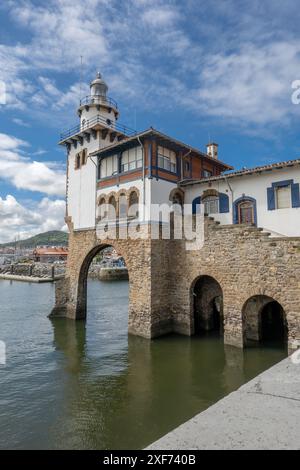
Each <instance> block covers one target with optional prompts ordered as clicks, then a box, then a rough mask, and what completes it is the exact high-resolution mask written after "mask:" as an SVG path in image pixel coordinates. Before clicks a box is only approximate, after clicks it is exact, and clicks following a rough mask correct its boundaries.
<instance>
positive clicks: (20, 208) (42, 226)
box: [0, 0, 300, 241]
mask: <svg viewBox="0 0 300 470" xmlns="http://www.w3.org/2000/svg"><path fill="white" fill-rule="evenodd" d="M298 10H299V8H298V4H297V2H296V1H289V0H287V1H285V2H282V1H277V0H272V1H269V0H264V1H263V2H262V1H256V0H253V1H252V2H251V3H250V2H248V1H237V0H228V1H220V0H217V1H213V0H205V1H202V0H185V1H184V2H183V1H181V0H173V1H172V0H170V1H168V0H151V1H150V0H149V1H148V0H122V1H120V0H118V1H117V0H85V1H84V2H83V1H80V0H49V1H47V2H44V1H35V0H18V1H13V0H6V1H5V2H2V3H1V6H0V81H1V82H0V83H2V88H3V83H4V84H5V88H6V94H5V97H6V99H5V103H3V101H4V100H3V95H2V101H1V94H0V103H3V104H0V123H1V125H0V241H7V240H11V239H14V238H15V236H20V237H24V236H27V235H29V234H33V233H38V232H40V231H45V230H50V229H60V228H62V227H63V225H64V222H63V217H64V184H65V183H64V181H65V176H64V175H65V154H64V150H63V149H62V148H60V147H58V145H57V141H58V138H59V133H60V131H61V130H63V129H65V128H68V127H72V126H73V125H75V124H76V123H77V116H76V107H77V105H78V101H79V97H80V56H81V55H82V56H83V74H82V75H83V83H84V84H83V87H82V88H83V90H82V95H85V94H87V92H88V84H89V82H90V80H91V79H92V78H93V77H94V75H95V73H96V71H97V70H100V71H101V73H102V75H103V76H104V78H105V80H106V82H107V83H108V85H109V94H110V96H112V97H113V98H114V99H116V100H117V102H118V104H119V108H120V110H121V116H120V122H122V123H124V124H127V125H128V126H130V127H136V128H137V129H138V130H143V129H145V128H148V127H150V126H154V127H156V128H157V129H159V130H161V131H163V132H165V133H168V134H170V135H173V136H174V137H176V138H178V139H181V140H183V141H185V142H187V143H190V144H191V145H193V146H197V147H199V148H200V149H203V150H204V149H205V144H206V143H207V141H208V140H209V139H213V140H214V141H216V142H218V143H219V156H220V158H221V159H222V160H223V161H226V162H228V163H229V164H231V165H233V166H234V167H235V168H240V167H243V166H247V167H251V166H256V165H264V164H266V163H270V162H273V161H281V160H287V159H293V158H297V157H298V156H299V153H300V152H299V147H300V135H299V122H300V105H295V104H293V103H292V101H291V94H292V91H293V90H292V88H291V84H292V82H293V81H294V80H297V79H300V40H299V39H300V38H299V36H300V32H299V12H298ZM0 88H1V87H0ZM2 91H3V90H2ZM135 124H136V126H135Z"/></svg>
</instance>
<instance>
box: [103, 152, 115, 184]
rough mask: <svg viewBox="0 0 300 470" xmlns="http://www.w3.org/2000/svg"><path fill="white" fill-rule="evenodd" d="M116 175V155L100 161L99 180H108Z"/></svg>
mask: <svg viewBox="0 0 300 470" xmlns="http://www.w3.org/2000/svg"><path fill="white" fill-rule="evenodd" d="M117 173H118V155H111V156H110V157H106V158H103V159H102V160H101V161H100V179H102V178H110V177H111V176H115V175H116V174H117Z"/></svg>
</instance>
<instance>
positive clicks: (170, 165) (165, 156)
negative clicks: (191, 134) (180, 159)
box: [157, 145, 177, 173]
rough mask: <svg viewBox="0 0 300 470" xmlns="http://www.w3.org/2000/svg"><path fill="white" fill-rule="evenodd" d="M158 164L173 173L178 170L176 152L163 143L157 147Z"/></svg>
mask: <svg viewBox="0 0 300 470" xmlns="http://www.w3.org/2000/svg"><path fill="white" fill-rule="evenodd" d="M157 166H158V167H159V168H161V169H163V170H167V171H170V172H171V173H176V172H177V160H176V152H174V151H173V150H170V149H168V148H166V147H162V146H161V145H159V146H158V148H157Z"/></svg>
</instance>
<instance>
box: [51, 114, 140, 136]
mask: <svg viewBox="0 0 300 470" xmlns="http://www.w3.org/2000/svg"><path fill="white" fill-rule="evenodd" d="M96 124H101V125H103V126H104V127H105V128H107V129H110V130H112V131H116V132H121V133H122V134H124V135H126V136H132V135H134V134H136V133H137V132H136V130H134V129H131V128H130V127H128V126H124V125H123V124H119V123H118V122H115V121H112V120H111V119H105V118H103V117H102V116H100V115H99V114H98V115H97V116H95V117H94V118H92V119H86V120H85V121H84V122H82V123H81V124H78V125H77V126H74V127H71V128H70V129H68V130H66V131H64V132H62V133H61V134H60V141H63V140H66V139H69V138H70V137H72V136H75V135H76V134H79V133H80V132H84V131H88V130H89V129H91V128H93V127H94V126H95V125H96Z"/></svg>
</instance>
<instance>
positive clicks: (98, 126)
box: [59, 72, 133, 230]
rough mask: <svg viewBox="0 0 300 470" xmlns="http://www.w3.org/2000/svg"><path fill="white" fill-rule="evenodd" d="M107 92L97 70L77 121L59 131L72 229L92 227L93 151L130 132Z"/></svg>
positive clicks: (78, 111) (95, 171)
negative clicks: (64, 155) (65, 159)
mask: <svg viewBox="0 0 300 470" xmlns="http://www.w3.org/2000/svg"><path fill="white" fill-rule="evenodd" d="M107 92H108V86H107V84H106V83H105V81H104V80H103V78H102V76H101V74H100V73H99V72H98V73H97V76H96V78H95V79H94V80H92V82H91V83H90V94H89V95H88V96H86V97H85V98H83V99H81V100H80V103H79V107H78V110H77V113H78V116H79V123H78V124H77V125H76V126H74V127H71V128H70V129H68V130H66V131H65V132H64V133H62V134H61V138H60V142H59V143H60V144H61V145H64V146H65V147H66V149H67V156H68V160H67V194H66V201H67V207H66V217H67V218H66V220H67V222H68V224H72V227H73V229H74V230H80V229H83V228H85V229H86V228H91V227H95V217H96V215H95V214H96V203H95V201H96V191H97V189H96V187H97V174H98V173H97V172H98V168H99V160H98V159H97V157H95V156H93V153H94V152H95V151H97V150H100V149H103V148H105V147H109V146H111V145H113V144H114V143H116V142H120V141H121V140H123V139H124V138H126V137H127V136H129V135H130V134H131V133H132V132H133V130H132V129H129V128H128V127H126V126H123V125H121V124H119V123H118V122H117V121H118V117H119V110H118V105H117V103H116V102H115V101H114V100H113V99H112V98H109V97H108V96H107Z"/></svg>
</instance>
